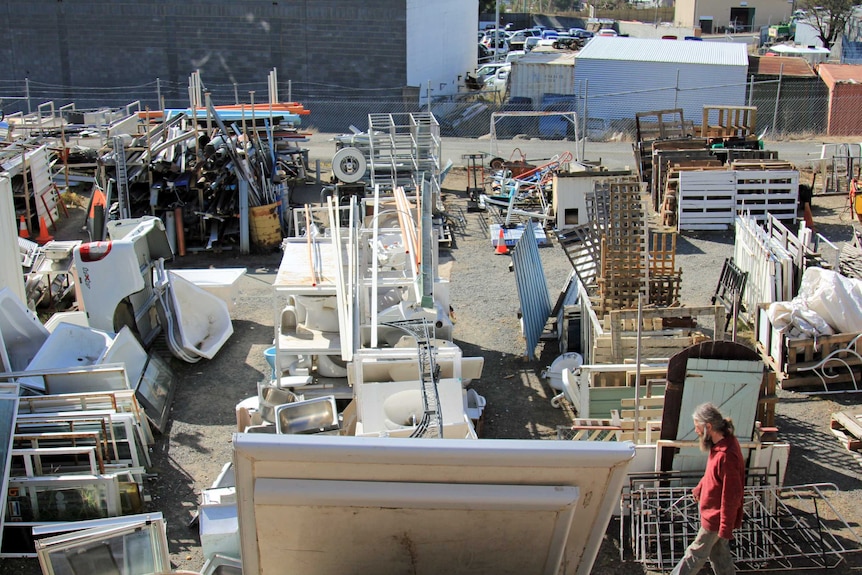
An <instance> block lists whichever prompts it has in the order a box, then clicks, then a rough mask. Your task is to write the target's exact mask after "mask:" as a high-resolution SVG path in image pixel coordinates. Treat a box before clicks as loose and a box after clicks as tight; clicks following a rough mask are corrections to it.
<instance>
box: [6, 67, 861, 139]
mask: <svg viewBox="0 0 862 575" xmlns="http://www.w3.org/2000/svg"><path fill="white" fill-rule="evenodd" d="M727 88H728V86H726V85H725V86H705V87H698V88H681V87H677V86H675V85H673V81H672V80H671V81H669V85H668V86H667V87H666V88H660V89H652V90H620V91H618V92H613V93H605V94H602V95H590V94H589V93H587V91H586V90H584V89H582V87H581V86H577V87H576V89H575V92H576V93H575V94H557V95H556V96H557V97H555V98H554V99H553V101H552V102H550V103H545V104H539V105H538V106H537V105H535V104H533V103H532V102H531V101H529V100H528V99H524V98H509V97H508V96H507V95H506V94H503V93H500V92H493V91H482V90H479V91H470V92H461V93H459V94H456V95H453V96H445V97H436V96H434V95H433V92H432V98H431V102H430V104H429V103H428V102H427V100H428V99H427V97H426V96H427V93H428V92H427V90H426V89H424V88H402V87H397V88H390V89H375V90H362V89H356V88H347V87H342V86H337V85H326V84H308V83H295V82H279V84H278V90H279V100H280V101H295V102H300V103H302V104H303V106H304V107H305V108H306V109H308V110H310V112H311V113H310V114H309V115H307V116H304V117H303V118H302V126H303V128H304V129H310V130H317V131H319V132H326V133H346V132H348V131H349V130H350V127H351V126H354V127H356V128H357V129H359V130H363V131H364V130H366V129H367V128H368V114H376V113H393V114H396V113H409V112H418V111H423V112H426V111H429V110H430V111H431V112H432V113H433V114H434V115H435V117H436V118H437V120H438V121H439V122H440V126H441V134H442V135H443V136H450V137H464V138H479V137H482V136H485V135H487V134H489V132H490V126H491V117H492V114H493V113H494V112H506V111H554V112H575V113H577V115H578V116H577V117H578V118H579V119H580V125H579V134H581V135H582V134H584V133H586V135H587V137H588V139H589V140H594V141H601V140H610V139H613V140H621V141H632V140H633V139H634V135H635V120H634V113H632V110H634V111H635V112H649V111H653V110H666V109H675V108H683V109H685V110H686V120H691V121H692V122H693V123H694V125H695V126H696V127H697V126H699V125H700V124H701V112H700V111H701V110H702V106H703V105H704V104H709V105H718V106H721V105H734V106H738V105H749V106H756V107H757V125H756V131H757V133H758V134H765V135H767V136H768V137H769V138H771V139H776V138H783V137H786V138H800V137H821V136H828V135H835V136H848V137H852V136H857V135H858V136H862V129H859V128H858V127H857V126H860V125H862V121H860V120H858V119H857V118H858V116H859V115H858V110H859V109H862V94H860V93H859V92H857V91H855V90H847V91H843V90H838V91H836V93H835V94H833V95H832V97H831V98H830V95H829V91H828V90H827V88H826V87H825V85H824V84H823V82H822V81H821V80H820V79H819V78H804V79H801V78H783V79H768V80H755V79H754V78H752V79H751V80H750V81H749V82H747V83H746V84H745V85H744V86H742V85H740V86H738V88H739V93H744V94H745V101H744V102H732V103H729V102H725V101H723V100H724V99H725V98H726V96H725V94H727V93H728V90H727ZM206 89H207V90H208V91H209V93H210V96H211V99H212V101H213V103H214V104H215V105H224V104H240V103H250V102H255V103H261V102H265V101H267V100H268V92H267V84H266V82H257V83H244V84H216V85H207V86H206ZM344 94H350V96H349V97H346V96H344ZM638 100H642V101H644V102H645V104H646V106H645V107H644V109H638V107H637V104H636V102H637V101H638ZM48 101H51V102H54V104H55V108H56V109H59V108H60V107H61V106H64V105H67V104H70V103H72V104H74V106H75V109H77V110H95V109H100V108H104V107H108V108H116V107H122V106H126V105H128V104H129V103H130V102H136V103H139V105H140V107H141V109H145V108H149V109H161V108H162V107H163V106H164V107H166V108H186V107H188V102H189V98H188V88H187V86H181V85H178V84H176V83H174V84H171V83H168V82H165V81H163V80H158V79H156V80H154V81H152V82H149V83H146V84H140V85H135V86H115V87H109V88H104V87H99V88H92V87H82V86H64V85H59V84H47V83H41V82H34V81H28V80H21V81H0V106H2V112H3V113H4V114H6V115H8V114H11V113H14V112H23V113H25V114H26V113H30V112H35V111H36V110H37V108H38V106H39V105H40V104H43V103H44V102H48ZM633 102H635V103H634V104H633ZM830 114H831V119H830ZM587 118H588V120H587ZM574 131H575V130H574V128H573V127H572V125H571V123H570V122H565V121H564V120H561V119H560V118H559V117H554V118H544V117H541V116H531V117H525V116H514V117H504V118H500V119H499V120H498V121H497V125H496V137H498V138H500V139H506V138H511V137H514V136H522V137H528V138H539V139H572V138H573V137H574Z"/></svg>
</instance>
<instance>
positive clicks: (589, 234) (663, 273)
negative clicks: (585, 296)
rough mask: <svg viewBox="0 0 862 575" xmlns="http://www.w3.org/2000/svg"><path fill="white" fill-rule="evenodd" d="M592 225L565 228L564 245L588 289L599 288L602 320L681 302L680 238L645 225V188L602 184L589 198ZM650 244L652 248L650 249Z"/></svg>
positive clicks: (619, 181)
mask: <svg viewBox="0 0 862 575" xmlns="http://www.w3.org/2000/svg"><path fill="white" fill-rule="evenodd" d="M586 203H587V213H588V218H589V222H588V223H586V224H582V225H580V226H575V227H573V228H567V229H566V230H564V231H563V233H562V234H561V235H560V236H559V237H560V245H561V246H562V248H563V250H564V251H565V252H566V255H567V257H568V258H569V261H570V262H571V263H572V266H573V267H574V269H575V272H576V273H577V274H578V276H579V278H580V280H581V282H582V283H583V284H584V286H586V287H587V288H590V287H591V286H594V287H595V296H594V297H593V306H594V309H595V311H596V314H597V315H598V316H599V317H603V316H605V315H606V314H607V313H608V312H610V311H612V310H618V309H630V308H636V307H637V305H638V296H639V294H645V295H647V298H646V299H645V300H644V301H645V303H648V304H653V305H658V306H673V305H678V303H679V289H680V284H681V281H682V270H679V269H675V252H676V237H675V236H676V235H675V234H674V233H667V232H653V234H652V242H650V235H649V232H648V225H647V211H648V210H647V208H648V206H647V198H646V196H645V195H644V193H643V185H642V184H641V183H639V182H637V181H635V180H633V179H632V178H615V179H608V180H606V181H604V182H599V183H597V184H596V187H595V189H594V191H593V192H591V193H589V194H587V197H586ZM650 243H652V246H650Z"/></svg>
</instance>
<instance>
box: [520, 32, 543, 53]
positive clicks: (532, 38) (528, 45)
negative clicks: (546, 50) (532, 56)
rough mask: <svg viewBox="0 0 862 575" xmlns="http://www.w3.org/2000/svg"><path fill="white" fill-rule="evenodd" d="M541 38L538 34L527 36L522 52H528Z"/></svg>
mask: <svg viewBox="0 0 862 575" xmlns="http://www.w3.org/2000/svg"><path fill="white" fill-rule="evenodd" d="M541 40H542V39H541V38H539V37H538V36H530V37H529V38H527V39H526V40H524V52H529V51H530V50H532V49H533V48H535V47H536V46H538V45H539V42H540V41H541Z"/></svg>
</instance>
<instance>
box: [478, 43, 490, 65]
mask: <svg viewBox="0 0 862 575" xmlns="http://www.w3.org/2000/svg"><path fill="white" fill-rule="evenodd" d="M476 45H477V46H478V47H479V48H478V53H477V54H476V62H477V63H479V64H484V63H485V62H489V61H490V60H491V59H492V58H493V57H494V54H493V53H492V52H491V51H490V50H488V48H486V47H485V45H484V44H476Z"/></svg>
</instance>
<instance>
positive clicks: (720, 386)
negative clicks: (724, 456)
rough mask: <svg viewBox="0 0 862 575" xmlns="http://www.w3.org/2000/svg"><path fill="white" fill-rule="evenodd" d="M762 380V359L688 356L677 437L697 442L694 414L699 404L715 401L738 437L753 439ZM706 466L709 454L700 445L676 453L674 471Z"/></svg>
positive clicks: (700, 468)
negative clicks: (702, 450) (743, 359)
mask: <svg viewBox="0 0 862 575" xmlns="http://www.w3.org/2000/svg"><path fill="white" fill-rule="evenodd" d="M762 380H763V362H760V361H741V360H727V359H703V358H689V360H688V364H687V369H686V377H685V387H684V388H683V393H682V403H681V405H680V411H679V414H680V415H679V430H678V431H677V436H676V438H677V439H678V440H681V441H697V439H698V437H697V433H695V431H694V422H693V421H692V418H691V414H692V413H694V410H695V408H697V406H698V405H700V404H702V403H706V402H712V403H713V404H715V406H716V407H718V409H719V411H721V413H722V415H724V417H729V418H731V419H732V420H733V425H734V427H735V432H736V436H737V437H738V438H739V440H740V441H747V440H750V439H751V435H752V432H753V430H754V419H755V416H756V412H757V400H758V398H759V396H760V385H761V382H762ZM743 454H744V453H743ZM705 468H706V453H703V452H701V451H700V449H699V448H684V449H680V452H679V453H678V454H677V455H675V456H674V459H673V469H674V470H679V471H703V469H705Z"/></svg>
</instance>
